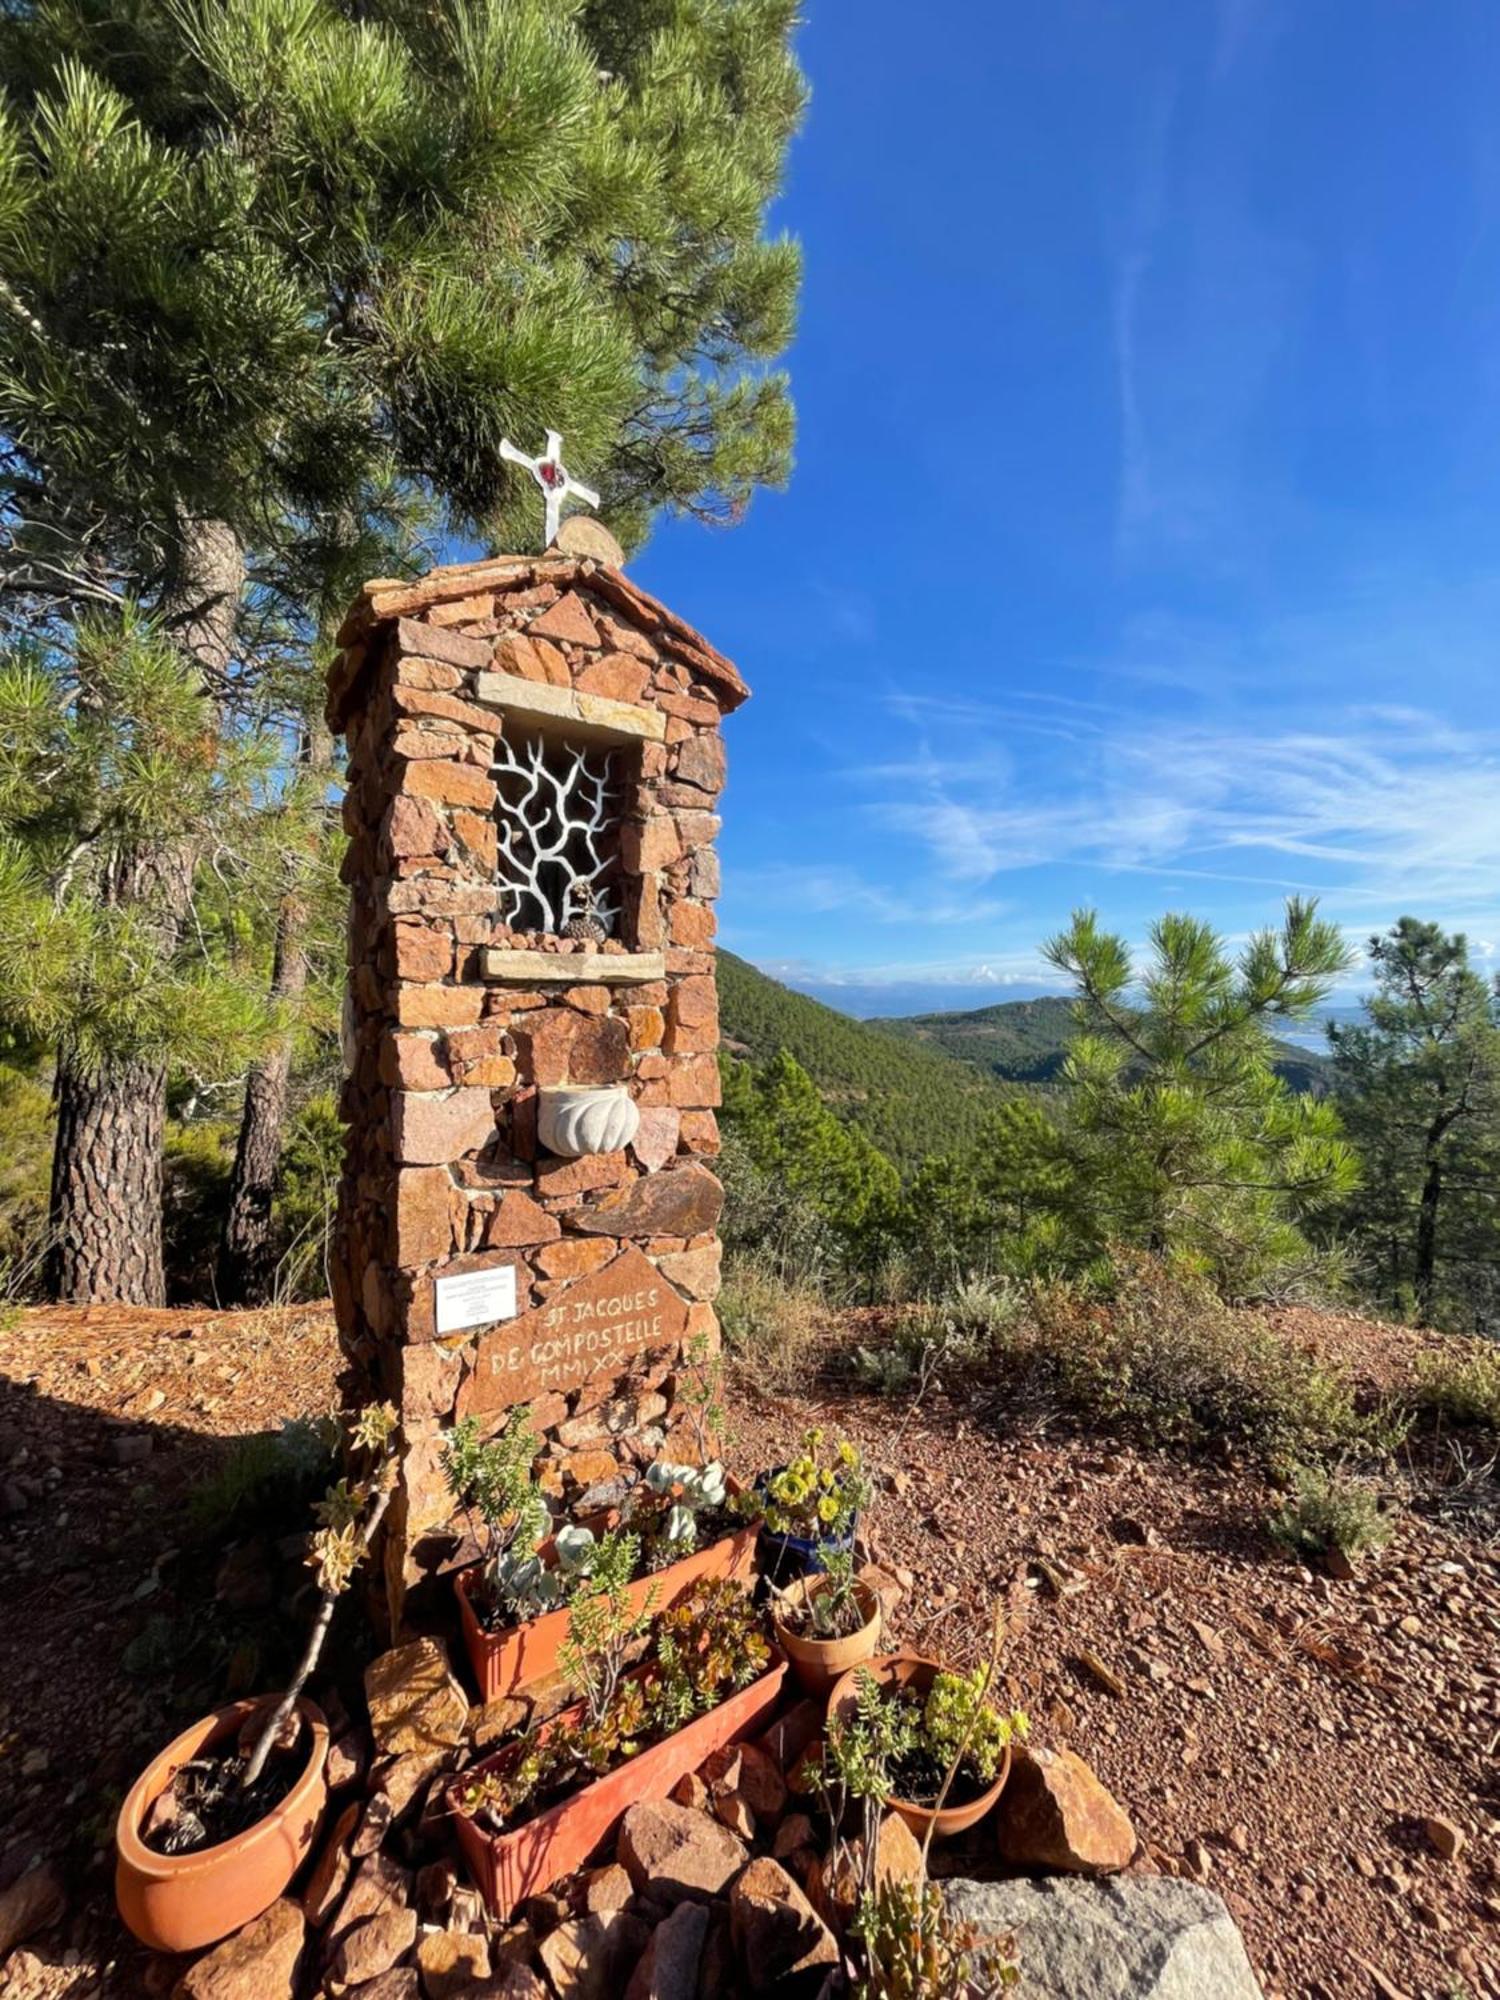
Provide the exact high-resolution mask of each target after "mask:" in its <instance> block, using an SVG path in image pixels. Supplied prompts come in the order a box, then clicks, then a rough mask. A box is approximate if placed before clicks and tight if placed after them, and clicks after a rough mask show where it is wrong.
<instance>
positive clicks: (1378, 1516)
mask: <svg viewBox="0 0 1500 2000" xmlns="http://www.w3.org/2000/svg"><path fill="white" fill-rule="evenodd" d="M1266 1525H1267V1527H1268V1528H1269V1529H1270V1532H1271V1534H1272V1536H1273V1537H1274V1539H1275V1540H1276V1541H1278V1542H1280V1543H1281V1545H1282V1547H1283V1548H1287V1549H1290V1550H1291V1551H1292V1553H1293V1554H1294V1555H1306V1556H1325V1555H1327V1554H1328V1553H1329V1552H1330V1550H1333V1549H1338V1550H1339V1551H1340V1552H1341V1553H1342V1554H1343V1555H1346V1556H1351V1557H1353V1556H1361V1555H1363V1554H1364V1553H1365V1551H1366V1550H1367V1549H1383V1548H1384V1547H1385V1545H1386V1543H1387V1542H1388V1541H1389V1540H1390V1539H1391V1526H1390V1522H1389V1521H1388V1520H1387V1518H1386V1515H1385V1513H1384V1511H1383V1509H1382V1508H1381V1505H1380V1500H1379V1496H1378V1495H1377V1493H1376V1491H1375V1488H1374V1487H1373V1486H1372V1485H1371V1484H1370V1482H1369V1480H1367V1479H1354V1478H1351V1477H1350V1476H1349V1475H1348V1474H1347V1473H1344V1472H1340V1471H1339V1470H1338V1469H1337V1468H1333V1469H1329V1468H1326V1467H1323V1466H1309V1465H1303V1466H1298V1467H1297V1469H1296V1470H1295V1472H1294V1473H1293V1474H1292V1493H1291V1498H1290V1499H1289V1500H1288V1501H1287V1502H1286V1505H1285V1506H1283V1507H1280V1508H1278V1509H1277V1511H1276V1512H1275V1513H1274V1514H1273V1515H1272V1516H1271V1518H1270V1520H1269V1521H1268V1522H1267V1523H1266Z"/></svg>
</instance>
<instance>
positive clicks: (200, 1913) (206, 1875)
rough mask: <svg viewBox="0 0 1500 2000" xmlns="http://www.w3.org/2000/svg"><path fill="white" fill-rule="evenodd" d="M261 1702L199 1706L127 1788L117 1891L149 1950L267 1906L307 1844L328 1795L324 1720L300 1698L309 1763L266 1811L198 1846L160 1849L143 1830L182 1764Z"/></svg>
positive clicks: (202, 1937) (191, 1938)
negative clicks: (196, 1716)
mask: <svg viewBox="0 0 1500 2000" xmlns="http://www.w3.org/2000/svg"><path fill="white" fill-rule="evenodd" d="M261 1705H262V1703H261V1701H260V1700H254V1701H236V1702H233V1703H231V1704H230V1706H229V1707H228V1708H221V1709H219V1710H217V1711H216V1713H214V1714H213V1715H206V1716H204V1717H203V1719H202V1720H201V1721H200V1722H195V1723H194V1724H193V1726H192V1728H191V1729H185V1730H184V1731H183V1732H182V1734H181V1735H180V1736H179V1737H177V1738H176V1739H175V1740H174V1741H173V1742H171V1743H169V1744H168V1745H167V1747H166V1749H165V1750H163V1751H162V1753H161V1755H160V1756H159V1757H157V1758H155V1759H154V1760H153V1761H152V1762H151V1763H150V1764H148V1765H147V1766H146V1768H145V1770H144V1771H142V1773H141V1775H140V1776H139V1777H138V1778H137V1779H136V1781H135V1783H134V1784H133V1785H132V1786H131V1788H130V1790H129V1791H128V1792H127V1793H126V1795H125V1802H124V1804H123V1805H122V1806H121V1807H120V1817H119V1819H118V1821H117V1822H116V1824H115V1901H116V1903H117V1904H118V1905H119V1910H120V1915H121V1916H122V1917H123V1918H124V1919H125V1922H126V1923H127V1924H128V1925H129V1927H130V1929H131V1930H132V1931H134V1933H135V1935H136V1936H137V1937H138V1938H139V1939H140V1940H141V1942H142V1944H148V1945H150V1946H151V1947H152V1949H153V1950H155V1951H199V1950H201V1949H202V1947H203V1946H204V1945H208V1944H216V1943H217V1942H218V1940H219V1939H220V1938H225V1937H228V1936H229V1933H230V1932H231V1931H237V1930H238V1929H239V1928H240V1926H241V1925H242V1924H248V1923H249V1922H250V1921H251V1919H252V1918H254V1917H258V1916H259V1915H260V1914H261V1912H262V1911H263V1910H268V1909H269V1908H270V1907H271V1905H272V1904H273V1903H274V1902H275V1901H276V1898H277V1897H278V1896H279V1895H280V1894H281V1892H282V1890H283V1889H285V1887H286V1885H287V1883H288V1882H290V1881H291V1879H292V1877H293V1876H294V1875H295V1874H296V1872H297V1870H298V1869H299V1868H300V1867H301V1865H302V1863H303V1862H304V1861H305V1860H306V1858H307V1856H308V1854H309V1852H310V1851H311V1848H312V1844H313V1841H314V1839H315V1837H316V1835H317V1831H318V1821H319V1819H320V1817H321V1816H322V1812H323V1805H324V1802H325V1800H326V1799H327V1797H328V1782H327V1779H326V1778H325V1777H324V1774H323V1767H324V1764H325V1762H326V1761H327V1757H328V1724H327V1722H326V1721H325V1720H324V1719H323V1711H322V1710H321V1709H320V1708H318V1707H317V1705H316V1704H315V1703H313V1702H310V1701H307V1700H305V1699H304V1700H301V1701H299V1702H298V1703H297V1710H298V1713H299V1714H300V1715H301V1716H302V1719H303V1721H304V1722H306V1723H307V1725H308V1728H309V1730H310V1731H311V1734H312V1742H311V1745H310V1746H309V1752H308V1758H307V1763H306V1766H305V1767H304V1769H303V1771H302V1774H301V1776H300V1777H299V1778H298V1779H297V1782H296V1783H295V1784H294V1785H293V1786H292V1789H291V1790H290V1791H289V1792H288V1793H287V1795H286V1797H285V1798H284V1799H283V1800H282V1801H281V1803H280V1805H278V1806H277V1807H275V1809H274V1810H273V1811H271V1812H269V1813H267V1814H266V1816H265V1818H264V1819H262V1820H257V1821H256V1823H255V1825H254V1826H252V1827H247V1828H246V1829H245V1831H244V1832H243V1833H237V1834H236V1835H235V1836H234V1838H233V1839H232V1840H222V1841H220V1842H219V1843H218V1844H217V1845H216V1846H214V1847H201V1848H199V1849H198V1851H197V1853H196V1854H158V1853H156V1852H155V1850H154V1849H152V1848H150V1847H147V1845H146V1843H145V1842H144V1841H143V1840H142V1838H141V1828H142V1827H143V1826H144V1825H145V1823H146V1815H147V1814H148V1813H149V1812H150V1810H151V1808H152V1806H153V1805H154V1804H155V1803H156V1801H157V1800H158V1799H159V1798H160V1797H161V1795H162V1793H163V1792H164V1791H165V1790H166V1789H167V1787H168V1786H169V1785H170V1784H171V1782H172V1779H173V1777H174V1775H175V1774H176V1772H177V1771H178V1769H179V1768H180V1766H182V1765H183V1764H186V1763H188V1762H189V1761H190V1760H191V1759H192V1758H194V1757H198V1756H201V1755H202V1754H203V1752H204V1751H206V1750H212V1749H216V1748H217V1747H218V1746H220V1745H221V1744H223V1743H225V1742H226V1741H229V1742H232V1741H233V1739H234V1738H235V1737H236V1736H237V1735H238V1734H239V1732H240V1729H241V1728H242V1727H243V1725H244V1723H245V1721H246V1720H247V1718H248V1717H250V1716H251V1715H253V1714H254V1713H255V1711H256V1709H257V1708H259V1707H260V1706H261Z"/></svg>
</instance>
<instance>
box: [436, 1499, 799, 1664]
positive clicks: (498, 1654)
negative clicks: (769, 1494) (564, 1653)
mask: <svg viewBox="0 0 1500 2000" xmlns="http://www.w3.org/2000/svg"><path fill="white" fill-rule="evenodd" d="M758 1532H759V1523H758V1522H755V1521H750V1522H747V1523H746V1525H745V1526H744V1527H743V1528H737V1529H736V1530H735V1532H734V1533H733V1534H732V1535H723V1536H721V1537H720V1538H719V1540H718V1541H716V1542H708V1543H706V1544H705V1545H704V1546H703V1547H702V1548H699V1549H694V1550H693V1552H692V1554H691V1555H686V1556H684V1557H683V1558H682V1560H681V1561H680V1562H675V1563H669V1564H668V1565H667V1567H666V1568H665V1569H659V1570H655V1571H653V1573H652V1574H651V1575H650V1576H643V1577H638V1578H637V1579H636V1581H635V1582H634V1583H633V1584H631V1586H630V1591H629V1599H630V1609H631V1611H632V1612H638V1611H643V1610H645V1608H646V1604H647V1601H648V1599H649V1600H650V1601H651V1609H652V1611H653V1612H658V1611H669V1610H670V1609H671V1607H672V1606H673V1605H674V1604H675V1603H676V1602H677V1600H678V1599H679V1598H680V1597H682V1596H684V1595H685V1594H686V1593H687V1592H688V1591H689V1590H690V1589H691V1588H692V1586H693V1585H694V1584H695V1583H697V1582H699V1581H700V1579H702V1578H703V1577H719V1576H733V1577H748V1576H749V1575H750V1574H751V1573H752V1571H753V1569H754V1566H755V1543H756V1536H757V1534H758ZM543 1553H544V1555H545V1554H546V1550H545V1549H544V1551H543ZM478 1574H479V1572H478V1567H477V1565H476V1566H475V1567H474V1568H471V1569H465V1570H460V1571H459V1572H458V1574H457V1575H456V1576H455V1577H454V1579H453V1587H454V1589H455V1590H456V1591H457V1593H458V1616H459V1622H460V1623H461V1624H462V1626H463V1632H464V1646H465V1649H466V1650H467V1652H468V1655H469V1665H470V1666H471V1667H472V1668H473V1669H474V1679H475V1681H476V1682H477V1683H478V1686H479V1698H480V1700H481V1701H498V1700H499V1699H500V1697H501V1696H502V1695H507V1694H515V1693H516V1691H517V1690H518V1689H520V1688H524V1687H529V1686H531V1685H532V1684H533V1683H535V1682H536V1681H540V1680H545V1679H546V1678H547V1676H548V1675H549V1674H553V1673H556V1671H557V1667H558V1655H559V1653H560V1652H561V1650H562V1647H563V1645H564V1643H565V1642H566V1640H567V1636H568V1608H567V1606H566V1605H565V1604H564V1605H560V1606H559V1607H558V1608H557V1610H555V1611H544V1612H543V1613H542V1615H541V1617H540V1618H530V1619H528V1620H527V1621H526V1623H525V1624H524V1625H512V1626H510V1627H508V1628H507V1629H506V1630H504V1631H500V1632H487V1631H486V1630H485V1628H484V1626H483V1625H481V1624H480V1622H479V1618H478V1615H477V1614H476V1612H475V1610H474V1607H473V1605H472V1604H471V1603H470V1601H469V1593H470V1591H471V1590H472V1589H473V1587H474V1583H475V1580H476V1578H477V1577H478ZM653 1591H654V1592H655V1593H656V1594H655V1597H654V1598H653V1597H652V1592H653Z"/></svg>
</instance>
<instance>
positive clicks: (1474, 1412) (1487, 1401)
mask: <svg viewBox="0 0 1500 2000" xmlns="http://www.w3.org/2000/svg"><path fill="white" fill-rule="evenodd" d="M1416 1401H1417V1406H1418V1408H1419V1409H1422V1410H1426V1411H1429V1412H1431V1413H1432V1414H1433V1415H1435V1416H1439V1417H1442V1418H1444V1419H1446V1421H1447V1422H1448V1423H1450V1424H1461V1425H1465V1426H1468V1425H1475V1426H1478V1427H1479V1428H1480V1429H1483V1430H1490V1431H1495V1432H1500V1346H1497V1347H1471V1348H1467V1349H1465V1350H1462V1351H1460V1352H1458V1353H1456V1354H1436V1355H1428V1356H1426V1357H1425V1358H1424V1359H1423V1362H1422V1367H1421V1373H1420V1376H1419V1378H1418V1382H1417V1391H1416Z"/></svg>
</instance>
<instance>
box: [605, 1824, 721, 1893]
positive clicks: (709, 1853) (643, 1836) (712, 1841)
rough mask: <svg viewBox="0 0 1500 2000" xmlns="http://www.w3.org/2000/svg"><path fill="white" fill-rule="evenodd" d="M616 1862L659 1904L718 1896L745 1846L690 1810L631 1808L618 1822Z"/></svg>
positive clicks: (638, 1887)
mask: <svg viewBox="0 0 1500 2000" xmlns="http://www.w3.org/2000/svg"><path fill="white" fill-rule="evenodd" d="M618 1858H619V1861H620V1863H621V1865H622V1867H624V1868H625V1869H626V1870H627V1871H628V1872H629V1875H630V1879H631V1881H632V1883H633V1884H634V1885H635V1887H636V1888H637V1889H638V1890H639V1889H644V1888H646V1887H647V1886H648V1885H649V1887H650V1890H651V1894H652V1896H653V1897H654V1898H655V1899H656V1900H657V1901H659V1902H664V1903H676V1902H680V1901H681V1900H682V1898H683V1897H684V1896H690V1897H692V1898H694V1899H695V1900H696V1901H699V1902H707V1900H708V1899H709V1897H710V1896H718V1895H722V1893H723V1892H724V1890H725V1889H726V1888H727V1887H728V1886H729V1884H730V1882H731V1881H732V1880H733V1878H734V1877H735V1875H736V1874H737V1873H738V1872H739V1870H740V1869H741V1868H743V1867H744V1865H745V1848H744V1844H743V1843H742V1842H741V1841H739V1840H737V1839H736V1838H735V1836H734V1835H733V1834H732V1833H731V1832H730V1831H729V1829H728V1828H727V1827H724V1826H720V1825H719V1824H718V1823H717V1822H716V1821H715V1820H711V1819H710V1818H709V1817H708V1815H707V1814H706V1813H701V1812H694V1811H693V1810H692V1808H691V1807H689V1806H680V1805H673V1804H672V1803H671V1802H670V1801H669V1800H668V1801H662V1802H661V1803H659V1804H658V1803H652V1804H641V1805H634V1806H631V1807H630V1809H629V1810H628V1811H627V1812H626V1814H625V1817H624V1819H623V1820H622V1821H621V1822H620V1841H619V1849H618Z"/></svg>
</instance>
